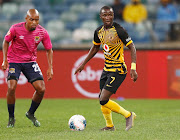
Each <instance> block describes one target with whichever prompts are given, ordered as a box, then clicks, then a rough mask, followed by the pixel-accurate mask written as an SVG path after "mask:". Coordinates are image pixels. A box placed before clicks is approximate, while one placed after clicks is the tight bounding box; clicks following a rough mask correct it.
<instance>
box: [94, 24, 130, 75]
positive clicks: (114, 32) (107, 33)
mask: <svg viewBox="0 0 180 140" xmlns="http://www.w3.org/2000/svg"><path fill="white" fill-rule="evenodd" d="M93 43H94V44H95V45H100V44H102V48H103V52H104V56H105V66H104V70H105V71H112V72H116V71H119V73H121V74H124V73H127V67H126V64H125V62H124V50H123V49H124V45H125V46H128V45H129V44H131V43H132V40H131V38H130V37H129V36H128V34H127V32H126V31H125V30H124V28H122V27H121V26H120V25H119V24H117V23H113V25H112V27H111V28H109V29H105V28H104V26H100V27H98V28H97V29H96V31H95V34H94V41H93Z"/></svg>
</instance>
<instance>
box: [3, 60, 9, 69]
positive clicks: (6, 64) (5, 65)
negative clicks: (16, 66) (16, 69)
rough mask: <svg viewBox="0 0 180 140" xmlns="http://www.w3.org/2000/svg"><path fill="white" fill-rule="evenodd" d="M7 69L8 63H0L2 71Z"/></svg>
mask: <svg viewBox="0 0 180 140" xmlns="http://www.w3.org/2000/svg"><path fill="white" fill-rule="evenodd" d="M7 68H8V61H7V60H6V61H3V63H2V69H3V70H6V69H7Z"/></svg>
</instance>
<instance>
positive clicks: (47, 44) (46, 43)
mask: <svg viewBox="0 0 180 140" xmlns="http://www.w3.org/2000/svg"><path fill="white" fill-rule="evenodd" d="M42 44H43V45H44V48H45V49H46V50H49V49H51V48H52V43H51V39H50V37H49V34H48V32H47V31H46V30H45V34H44V38H43V40H42Z"/></svg>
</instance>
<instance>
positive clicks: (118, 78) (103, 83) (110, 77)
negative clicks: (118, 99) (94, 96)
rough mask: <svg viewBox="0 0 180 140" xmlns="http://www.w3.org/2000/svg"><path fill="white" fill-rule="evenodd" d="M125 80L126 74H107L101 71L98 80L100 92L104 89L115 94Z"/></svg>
mask: <svg viewBox="0 0 180 140" xmlns="http://www.w3.org/2000/svg"><path fill="white" fill-rule="evenodd" d="M125 78H126V74H119V73H118V72H108V71H104V70H103V72H102V75H101V78H100V89H101V90H102V89H103V88H104V89H106V90H108V91H110V92H112V93H114V94H115V93H116V91H117V89H118V88H119V86H120V85H121V83H122V82H123V81H124V79H125Z"/></svg>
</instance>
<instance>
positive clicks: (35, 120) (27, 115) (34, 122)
mask: <svg viewBox="0 0 180 140" xmlns="http://www.w3.org/2000/svg"><path fill="white" fill-rule="evenodd" d="M26 117H27V118H28V119H30V120H31V121H32V123H33V124H34V126H36V127H40V126H41V124H40V122H39V121H38V120H37V119H36V117H35V116H34V114H30V113H29V112H26Z"/></svg>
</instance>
